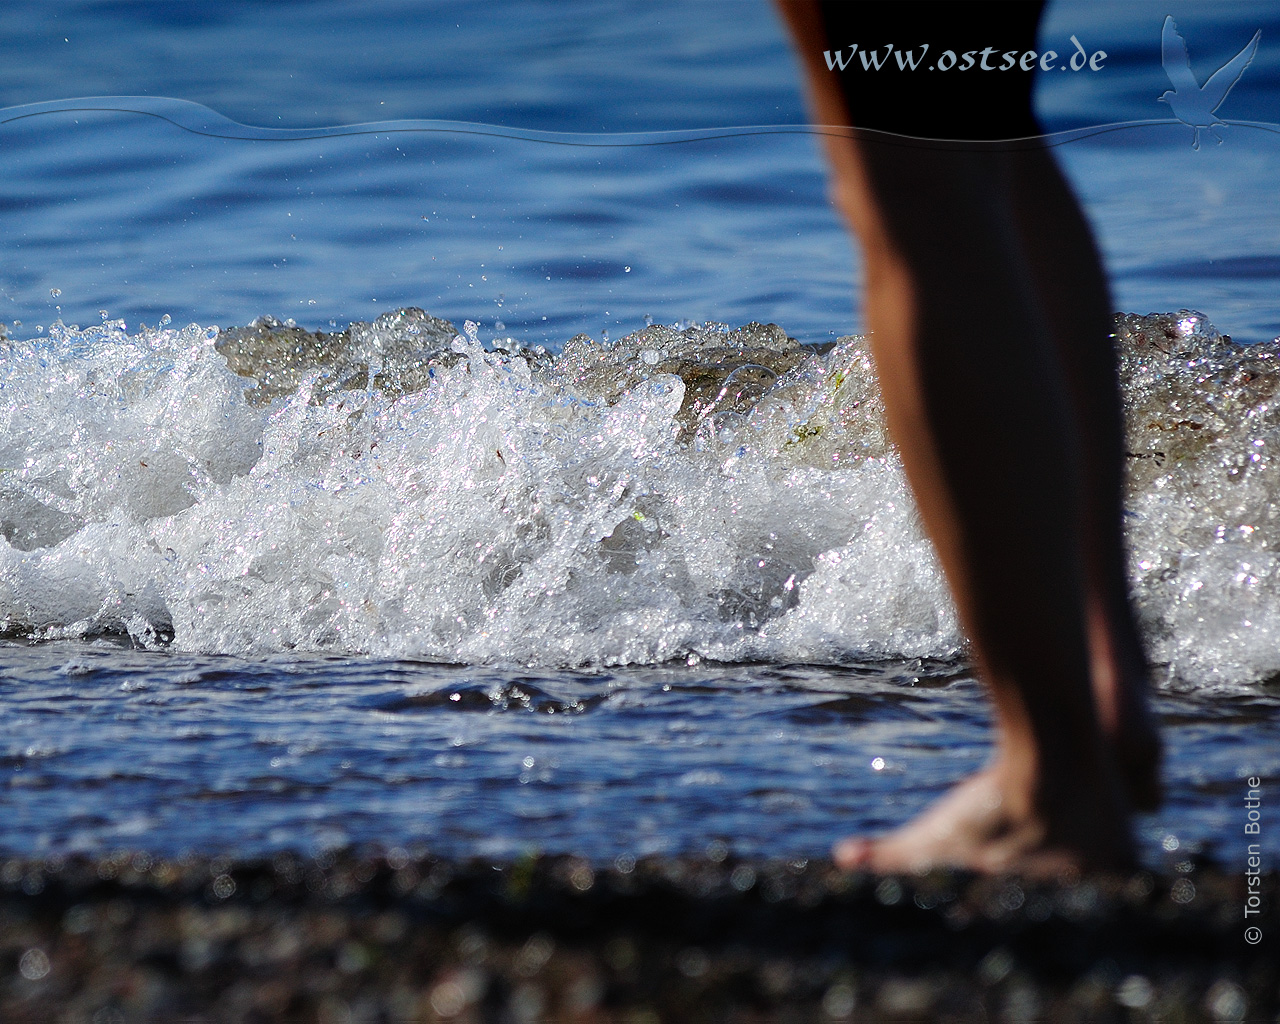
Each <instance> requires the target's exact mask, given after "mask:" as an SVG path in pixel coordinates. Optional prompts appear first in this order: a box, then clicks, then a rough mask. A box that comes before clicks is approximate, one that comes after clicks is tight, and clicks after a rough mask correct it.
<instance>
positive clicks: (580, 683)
mask: <svg viewBox="0 0 1280 1024" xmlns="http://www.w3.org/2000/svg"><path fill="white" fill-rule="evenodd" d="M3 655H4V669H3V674H2V675H0V701H2V702H3V705H4V708H5V717H6V721H7V723H8V724H7V732H8V736H9V740H8V741H7V743H6V746H7V748H8V750H7V751H6V756H5V757H4V759H3V762H2V764H3V768H4V771H5V774H6V775H7V776H8V778H7V780H6V787H5V791H6V799H5V805H6V807H7V815H8V818H7V825H6V829H5V847H6V849H7V852H18V853H23V854H31V855H40V854H44V853H48V852H52V851H62V852H69V851H81V850H83V851H92V852H102V851H109V850H115V849H146V850H149V851H152V852H155V853H163V854H168V855H173V854H178V853H181V852H183V851H184V850H193V851H197V852H200V853H202V854H206V855H214V854H221V853H230V854H233V855H238V856H254V855H263V854H269V853H271V852H274V851H277V850H282V849H287V850H300V851H307V852H317V851H320V850H324V849H328V848H333V847H346V846H349V845H355V846H360V847H363V848H366V849H368V848H379V847H380V848H383V849H392V848H395V847H403V848H405V849H407V850H409V851H411V852H414V851H429V852H431V853H434V854H437V855H453V856H470V855H476V854H481V855H489V856H494V857H499V858H503V857H511V856H516V855H519V854H521V853H526V852H529V851H532V850H540V851H543V852H547V853H563V852H572V853H576V854H579V855H582V856H586V857H589V858H591V859H592V860H594V861H596V862H597V863H607V862H609V861H612V860H615V859H616V858H619V857H622V858H625V857H638V856H643V855H645V854H655V853H662V854H672V853H686V854H703V853H705V852H708V851H710V852H711V853H712V855H713V856H716V855H717V854H716V852H715V851H716V846H717V845H718V846H719V847H720V849H721V851H722V853H721V854H719V855H723V851H728V852H732V853H734V854H737V855H740V856H759V857H783V858H795V857H821V856H824V855H825V854H826V851H827V849H828V848H829V846H830V844H831V842H832V840H833V839H834V838H835V837H836V836H838V835H841V834H846V833H858V832H861V833H865V832H867V831H869V830H879V829H884V828H888V827H891V826H892V825H894V824H895V823H898V822H901V821H902V820H903V819H904V818H905V817H907V816H908V815H910V814H911V813H912V812H913V811H915V810H918V809H920V808H921V807H923V806H924V805H925V804H926V803H927V802H928V801H929V800H930V799H932V798H933V797H935V796H937V795H938V794H939V793H940V792H942V791H943V790H944V789H945V788H946V787H947V786H948V785H949V784H951V783H952V782H954V781H955V780H957V779H958V778H960V777H962V776H963V775H964V774H966V773H967V772H969V771H971V770H973V769H975V768H977V767H979V766H980V765H981V764H982V762H983V760H984V757H985V743H986V739H987V723H986V708H985V702H984V700H983V698H982V695H981V692H980V690H979V689H978V687H977V685H976V684H975V683H974V682H973V680H972V679H971V678H970V677H969V676H968V674H967V673H966V672H965V671H964V669H963V667H962V666H959V665H955V664H947V663H940V662H920V661H912V662H902V661H894V662H882V663H874V664H866V665H861V666H850V667H847V668H844V669H832V668H822V667H816V666H806V665H699V666H683V665H678V666H656V667H649V668H627V669H617V670H609V671H599V672H581V671H580V672H566V671H563V670H559V671H535V670H518V669H501V668H466V667H460V666H445V665H435V664H424V663H420V662H408V661H399V662H393V661H382V660H377V659H364V658H350V657H339V656H328V657H322V656H312V657H299V656H296V655H295V656H291V657H287V658H286V657H276V658H262V659H243V658H231V657H221V658H218V657H209V656H202V655H184V654H156V653H142V652H137V651H129V650H127V649H122V648H121V647H120V646H118V645H113V644H109V643H106V642H104V641H98V642H95V643H72V642H58V643H51V644H42V645H38V646H35V647H12V646H11V647H6V648H4V650H3ZM1158 706H1159V710H1160V713H1161V715H1162V718H1163V720H1164V723H1165V734H1166V739H1167V741H1168V743H1169V747H1170V759H1169V763H1168V766H1167V772H1166V779H1167V783H1168V786H1169V793H1170V800H1169V803H1168V806H1167V807H1166V808H1165V809H1164V810H1163V811H1161V812H1160V813H1159V814H1158V815H1154V816H1149V817H1145V818H1143V819H1142V820H1141V821H1140V823H1139V829H1140V835H1141V837H1142V840H1143V849H1144V855H1145V856H1146V858H1147V860H1148V861H1149V862H1150V863H1152V864H1153V865H1160V866H1165V867H1169V866H1173V865H1176V864H1177V863H1179V862H1181V861H1183V860H1185V859H1186V858H1187V857H1189V856H1192V855H1194V854H1204V855H1208V856H1213V857H1217V858H1219V859H1220V860H1221V861H1222V862H1223V863H1226V864H1229V863H1232V862H1234V861H1235V860H1236V859H1237V858H1238V857H1239V855H1240V852H1241V849H1242V846H1241V842H1242V839H1243V836H1242V834H1241V833H1240V828H1241V827H1242V826H1243V823H1244V817H1243V813H1244V812H1243V807H1244V791H1245V788H1246V787H1245V784H1244V782H1243V781H1242V780H1241V779H1240V778H1238V773H1239V769H1240V767H1241V765H1242V763H1243V764H1245V765H1247V766H1248V768H1249V770H1250V771H1253V772H1257V773H1258V774H1260V775H1262V776H1263V777H1270V778H1273V777H1274V776H1275V773H1276V770H1277V768H1280V753H1278V751H1280V742H1277V741H1280V724H1278V723H1280V716H1278V715H1277V710H1278V708H1280V694H1277V693H1276V691H1275V689H1274V687H1272V688H1269V689H1267V690H1261V691H1254V692H1248V693H1231V694H1227V693H1212V692H1205V691H1191V692H1186V693H1173V692H1166V693H1164V694H1162V696H1161V698H1160V700H1159V705H1158ZM1245 730H1247V732H1245ZM1262 838H1263V840H1264V848H1265V849H1266V850H1267V851H1268V853H1269V854H1270V855H1274V853H1275V852H1276V851H1277V849H1278V847H1277V846H1276V843H1275V839H1274V837H1273V836H1271V835H1270V834H1268V835H1267V836H1264V837H1262Z"/></svg>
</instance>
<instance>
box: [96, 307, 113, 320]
mask: <svg viewBox="0 0 1280 1024" xmlns="http://www.w3.org/2000/svg"><path fill="white" fill-rule="evenodd" d="M98 316H100V317H102V319H103V320H106V319H107V318H108V317H109V316H111V314H110V313H108V312H107V311H106V310H105V309H100V310H98Z"/></svg>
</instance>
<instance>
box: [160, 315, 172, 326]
mask: <svg viewBox="0 0 1280 1024" xmlns="http://www.w3.org/2000/svg"><path fill="white" fill-rule="evenodd" d="M171 323H173V317H171V316H170V315H169V314H168V313H166V314H165V315H164V316H162V317H161V318H160V326H161V327H168V326H169V325H170V324H171Z"/></svg>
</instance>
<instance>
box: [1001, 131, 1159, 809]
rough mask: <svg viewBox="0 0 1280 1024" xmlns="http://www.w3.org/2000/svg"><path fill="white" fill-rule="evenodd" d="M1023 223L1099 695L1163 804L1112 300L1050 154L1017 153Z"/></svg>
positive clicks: (1150, 801)
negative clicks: (1131, 574) (1079, 520)
mask: <svg viewBox="0 0 1280 1024" xmlns="http://www.w3.org/2000/svg"><path fill="white" fill-rule="evenodd" d="M1011 169H1012V175H1011V184H1012V189H1011V193H1010V194H1011V197H1012V201H1013V203H1012V205H1013V211H1014V218H1015V223H1016V225H1017V229H1018V234H1019V237H1020V239H1021V243H1022V250H1023V253H1024V254H1025V256H1026V261H1027V267H1028V269H1029V270H1030V272H1031V277H1032V280H1033V283H1034V286H1035V290H1036V294H1037V297H1038V299H1039V302H1040V306H1041V308H1042V309H1043V311H1044V316H1045V323H1046V326H1047V329H1048V330H1049V333H1050V334H1051V335H1052V337H1053V340H1054V343H1055V345H1056V347H1057V353H1058V359H1059V362H1060V364H1061V366H1062V368H1063V373H1064V378H1065V380H1066V382H1067V386H1068V390H1069V394H1070V397H1071V403H1072V407H1073V411H1074V417H1075V422H1076V430H1077V432H1078V434H1079V436H1080V439H1081V451H1082V455H1083V464H1084V484H1085V512H1084V524H1085V564H1086V569H1087V583H1086V588H1087V598H1086V600H1087V608H1088V618H1087V623H1088V627H1087V628H1088V633H1089V648H1090V653H1091V658H1092V674H1093V685H1094V696H1095V700H1096V701H1097V706H1098V714H1099V719H1100V723H1101V725H1102V729H1103V732H1104V733H1105V734H1106V735H1107V736H1108V737H1109V738H1110V740H1111V743H1112V746H1113V748H1114V750H1115V753H1116V758H1117V761H1118V762H1119V765H1120V768H1121V770H1122V772H1123V774H1124V782H1125V789H1126V792H1127V795H1128V797H1129V801H1130V804H1131V806H1133V807H1134V808H1135V809H1140V810H1151V809H1154V808H1155V807H1156V806H1157V805H1158V804H1159V802H1160V783H1159V772H1158V769H1159V761H1160V740H1159V736H1158V734H1157V732H1156V728H1155V722H1154V719H1153V716H1152V713H1151V711H1150V708H1149V704H1148V693H1147V689H1148V680H1147V674H1148V670H1147V662H1146V657H1145V654H1144V652H1143V649H1142V642H1141V639H1140V637H1139V634H1138V628H1137V623H1136V622H1135V620H1134V616H1133V610H1132V608H1131V606H1130V603H1129V594H1128V580H1127V574H1126V571H1125V567H1126V553H1125V547H1124V537H1123V531H1122V527H1121V517H1122V515H1123V512H1122V507H1123V506H1122V500H1121V495H1122V487H1123V483H1124V481H1123V465H1122V461H1121V453H1122V452H1123V451H1124V418H1123V410H1122V408H1121V404H1120V396H1119V385H1118V382H1117V379H1116V353H1115V348H1114V344H1113V339H1112V336H1111V329H1112V324H1111V308H1112V307H1111V302H1110V299H1109V295H1108V289H1107V283H1106V277H1105V274H1104V273H1103V270H1102V263H1101V260H1100V259H1099V257H1098V254H1097V250H1096V247H1095V245H1094V241H1093V235H1092V232H1091V231H1090V230H1089V226H1088V223H1087V222H1086V221H1085V219H1084V215H1083V214H1082V213H1081V211H1080V207H1079V204H1078V203H1077V202H1076V200H1075V196H1074V195H1073V194H1072V192H1071V189H1070V186H1069V185H1068V184H1067V182H1066V181H1065V179H1064V178H1063V176H1062V173H1061V171H1060V170H1059V169H1058V166H1057V164H1056V163H1055V162H1054V160H1053V158H1052V157H1051V156H1050V154H1049V153H1048V152H1046V151H1045V150H1043V149H1032V150H1028V151H1021V152H1017V153H1013V154H1011Z"/></svg>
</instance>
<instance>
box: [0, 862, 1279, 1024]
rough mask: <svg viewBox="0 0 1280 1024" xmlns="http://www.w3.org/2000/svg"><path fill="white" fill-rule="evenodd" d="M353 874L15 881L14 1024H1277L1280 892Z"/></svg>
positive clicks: (65, 868)
mask: <svg viewBox="0 0 1280 1024" xmlns="http://www.w3.org/2000/svg"><path fill="white" fill-rule="evenodd" d="M1180 867H1185V868H1189V870H1186V871H1173V872H1168V873H1153V872H1149V871H1139V872H1137V873H1135V874H1132V875H1127V876H1109V875H1098V876H1085V877H1083V878H1077V879H1065V880H1060V882H1059V883H1058V884H1042V883H1024V882H1022V881H1018V880H1014V879H1011V878H977V877H974V876H970V875H961V874H952V873H942V872H939V873H933V874H930V875H926V876H921V877H912V878H873V877H869V876H864V875H853V876H846V875H842V874H840V873H839V872H837V871H836V870H835V869H834V868H833V867H832V865H831V864H830V863H829V862H826V861H822V862H819V861H813V862H804V861H792V862H785V861H749V860H738V859H735V858H732V857H725V858H724V859H722V860H719V861H717V860H713V859H707V858H696V857H678V858H671V857H654V858H645V859H641V860H640V861H639V862H638V863H635V864H634V865H632V864H631V863H630V862H628V861H625V860H624V862H623V863H622V864H621V865H619V866H615V867H612V868H609V869H607V870H600V869H595V868H593V867H592V866H591V865H590V864H588V862H586V861H585V860H581V859H576V858H572V857H565V856H555V857H550V856H549V857H537V858H535V857H529V858H524V859H519V860H515V861H506V862H491V861H487V860H481V859H475V860H445V859H435V858H423V859H416V860H415V859H411V858H409V857H407V856H401V855H400V853H399V851H392V853H391V854H386V855H383V854H378V855H371V854H352V853H339V854H335V855H328V854H326V855H321V856H320V857H318V858H304V857H299V856H294V855H289V854H281V855H277V856H276V857H275V858H274V859H273V860H246V861H232V860H230V859H228V858H195V857H192V858H184V859H181V860H157V859H154V858H152V857H150V856H149V855H147V854H145V853H137V852H129V853H121V854H117V855H114V856H110V857H104V858H100V859H91V858H86V857H73V858H69V859H66V860H57V861H42V860H34V859H21V858H15V859H9V860H7V861H4V862H3V863H0V977H2V978H3V980H2V981H0V1019H3V1020H5V1021H7V1022H12V1024H28V1022H30V1024H35V1022H41V1024H44V1022H47V1021H67V1022H72V1021H80V1020H83V1021H85V1022H86V1024H88V1022H91V1021H92V1022H96V1024H100V1022H106V1021H113V1022H133V1021H169V1020H179V1019H182V1020H196V1019H198V1020H204V1021H223V1020H227V1021H231V1020H237V1021H239V1020H244V1021H255V1022H256V1021H282V1022H283V1021H299V1022H301V1021H308V1022H309V1021H316V1022H325V1024H329V1022H338V1021H351V1022H363V1021H368V1022H375V1021H413V1020H419V1021H437V1020H441V1021H445V1020H448V1021H516V1022H520V1021H592V1022H595V1021H599V1022H613V1021H619V1022H622V1021H627V1022H640V1021H645V1022H650V1024H653V1022H667V1021H696V1020H717V1021H721V1020H723V1021H739V1020H741V1021H748V1020H750V1021H757V1020H774V1019H780V1018H785V1019H788V1020H815V1021H819V1020H852V1019H857V1020H860V1021H861V1020H870V1021H903V1020H926V1019H928V1020H932V1019H940V1018H945V1019H949V1020H954V1021H967V1020H990V1019H1030V1020H1040V1019H1046V1020H1060V1019H1061V1020H1067V1019H1071V1020H1147V1019H1167V1020H1183V1021H1200V1020H1203V1021H1244V1020H1273V1019H1275V1016H1276V1013H1277V1010H1280V966H1277V962H1276V960H1275V958H1274V955H1273V953H1271V952H1269V951H1268V948H1267V947H1268V945H1269V944H1272V943H1275V942H1277V941H1280V929H1277V927H1276V925H1277V924H1280V914H1278V913H1277V909H1276V907H1277V898H1276V897H1277V891H1278V890H1280V874H1278V873H1277V872H1275V871H1270V872H1267V873H1266V874H1264V875H1263V876H1261V878H1262V881H1261V892H1262V912H1261V913H1260V914H1258V915H1257V916H1255V917H1252V918H1250V921H1249V923H1251V924H1255V925H1256V926H1257V927H1259V928H1260V929H1261V932H1262V935H1263V938H1262V941H1261V942H1260V943H1259V944H1257V945H1252V946H1251V945H1249V944H1248V943H1247V942H1246V940H1245V938H1244V937H1243V936H1244V930H1245V928H1246V927H1247V924H1246V922H1245V921H1244V913H1243V911H1244V905H1245V899H1246V895H1247V893H1246V880H1245V877H1244V875H1243V873H1242V872H1234V873H1228V872H1226V871H1224V870H1223V869H1222V868H1221V867H1219V866H1216V865H1214V864H1211V863H1194V862H1191V863H1187V864H1184V865H1180Z"/></svg>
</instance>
